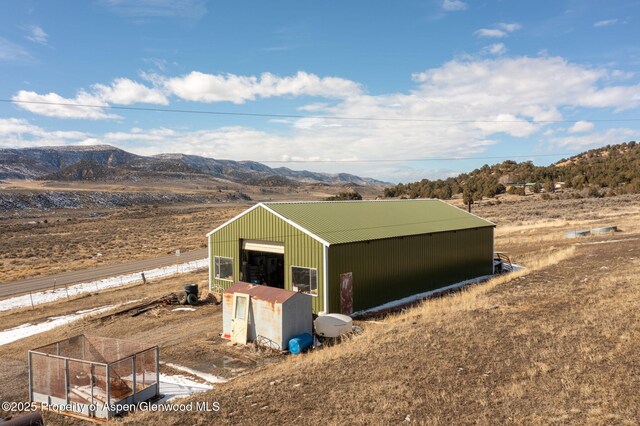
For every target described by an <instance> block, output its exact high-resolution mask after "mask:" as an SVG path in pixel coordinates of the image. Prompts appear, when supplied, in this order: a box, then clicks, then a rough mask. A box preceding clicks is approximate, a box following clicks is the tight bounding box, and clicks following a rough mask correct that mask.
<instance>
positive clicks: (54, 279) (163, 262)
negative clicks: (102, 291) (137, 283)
mask: <svg viewBox="0 0 640 426" xmlns="http://www.w3.org/2000/svg"><path fill="white" fill-rule="evenodd" d="M206 257H207V249H206V248H203V249H199V250H192V251H188V252H185V253H182V254H181V255H180V256H179V257H176V256H175V255H173V254H170V255H165V256H160V257H154V258H151V259H145V260H138V261H135V262H128V263H122V264H119V265H109V266H99V267H97V268H91V269H84V270H81V271H69V272H63V273H61V274H55V275H48V276H44V277H36V278H29V279H25V280H18V281H11V282H8V283H3V284H0V297H7V296H13V295H16V294H21V293H27V292H30V291H39V290H46V289H51V288H53V285H54V283H55V285H56V286H64V285H70V284H78V283H83V282H91V281H95V280H99V279H102V278H108V277H113V276H117V275H123V274H131V273H134V272H142V271H146V270H149V269H155V268H162V267H164V266H171V265H175V264H176V263H186V262H191V261H194V260H199V259H204V258H206Z"/></svg>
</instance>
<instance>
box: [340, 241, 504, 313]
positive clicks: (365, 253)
mask: <svg viewBox="0 0 640 426" xmlns="http://www.w3.org/2000/svg"><path fill="white" fill-rule="evenodd" d="M492 266H493V228H479V229H467V230H460V231H453V232H442V233H437V234H426V235H416V236H410V237H403V238H389V239H384V240H376V241H367V242H358V243H351V244H338V245H331V246H330V247H329V272H328V274H329V276H328V278H329V283H328V284H329V311H330V312H340V306H341V305H340V303H341V300H340V294H341V292H340V286H341V280H340V274H341V273H343V272H344V271H351V272H352V273H353V275H354V277H356V279H355V280H354V281H353V283H352V287H353V310H354V311H360V310H363V309H368V308H372V307H375V306H379V305H382V304H384V303H387V302H390V301H393V300H398V299H401V298H403V297H407V296H411V295H414V294H418V293H422V292H426V291H430V290H435V289H438V288H441V287H445V286H447V285H451V284H454V283H457V282H460V281H464V280H467V279H471V278H475V277H478V276H482V275H489V274H491V273H492Z"/></svg>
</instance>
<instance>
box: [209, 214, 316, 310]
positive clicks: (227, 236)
mask: <svg viewBox="0 0 640 426" xmlns="http://www.w3.org/2000/svg"><path fill="white" fill-rule="evenodd" d="M244 239H247V240H262V241H273V242H278V243H284V253H285V254H284V262H285V265H284V268H285V270H284V282H285V288H286V289H287V290H291V266H303V267H307V268H316V269H317V270H318V295H317V296H314V297H313V311H314V312H316V313H318V312H321V311H323V310H324V307H323V297H324V293H323V292H324V285H323V284H324V267H323V265H324V263H323V259H324V246H323V245H322V243H320V242H318V241H317V240H315V239H313V238H311V237H310V236H308V235H307V234H305V233H304V232H302V231H300V230H298V229H297V228H295V227H293V226H291V225H290V224H288V223H287V222H285V221H284V220H282V219H280V218H278V217H277V216H276V215H274V214H273V213H271V212H269V211H267V210H266V209H264V208H262V207H257V208H255V209H253V210H252V211H250V212H248V213H246V214H245V215H243V216H240V217H238V218H237V219H235V220H234V221H232V222H231V223H229V224H227V225H226V226H224V227H222V228H221V229H219V230H218V231H216V232H214V233H212V234H211V235H210V236H209V250H210V252H209V259H210V262H211V264H210V265H209V282H210V283H211V287H212V289H213V290H216V291H222V290H224V289H226V288H228V287H230V286H231V285H233V284H234V283H235V282H237V281H238V280H239V279H240V250H241V247H242V245H241V241H242V240H244ZM214 256H224V257H230V258H232V259H233V268H234V272H233V274H234V276H233V278H234V281H233V282H230V281H225V280H219V279H215V278H214V276H213V274H214Z"/></svg>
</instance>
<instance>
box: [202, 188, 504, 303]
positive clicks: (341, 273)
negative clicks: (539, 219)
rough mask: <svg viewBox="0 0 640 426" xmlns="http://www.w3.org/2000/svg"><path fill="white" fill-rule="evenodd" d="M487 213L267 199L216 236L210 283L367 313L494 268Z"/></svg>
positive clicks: (424, 205) (434, 205) (433, 205)
mask: <svg viewBox="0 0 640 426" xmlns="http://www.w3.org/2000/svg"><path fill="white" fill-rule="evenodd" d="M494 227H495V225H494V224H493V223H491V222H489V221H487V220H484V219H482V218H479V217H477V216H475V215H472V214H470V213H467V212H466V211H464V210H461V209H459V208H457V207H455V206H452V205H450V204H447V203H445V202H443V201H440V200H393V201H335V202H333V201H320V202H280V203H259V204H256V205H255V206H253V207H251V208H250V209H248V210H246V211H245V212H243V213H241V214H240V215H238V216H236V217H235V218H233V219H231V220H230V221H228V222H227V223H225V224H223V225H221V226H219V227H218V228H216V229H214V230H213V231H211V232H210V233H209V234H207V237H208V239H209V261H210V270H209V285H210V288H211V289H212V290H214V291H218V292H222V291H223V290H224V289H226V288H228V287H230V286H231V285H233V284H234V283H236V282H238V281H245V282H249V283H254V284H265V285H269V286H272V287H278V288H285V289H287V290H293V291H301V292H305V293H308V294H310V295H311V296H312V297H313V303H312V305H313V311H314V312H315V313H319V314H322V313H331V312H338V313H345V314H350V313H352V312H356V311H360V310H363V309H368V308H372V307H376V306H379V305H382V304H384V303H387V302H390V301H394V300H398V299H401V298H404V297H407V296H411V295H414V294H418V293H423V292H427V291H431V290H436V289H438V288H442V287H446V286H448V285H451V284H454V283H458V282H461V281H464V280H468V279H471V278H476V277H479V276H483V275H489V274H491V273H492V272H493V229H494Z"/></svg>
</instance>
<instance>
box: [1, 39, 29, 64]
mask: <svg viewBox="0 0 640 426" xmlns="http://www.w3.org/2000/svg"><path fill="white" fill-rule="evenodd" d="M30 60H32V57H31V54H30V53H29V52H28V51H27V50H26V49H25V48H24V47H22V46H20V45H18V44H15V43H13V42H11V41H9V40H7V39H6V38H2V37H0V61H9V62H15V61H30Z"/></svg>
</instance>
